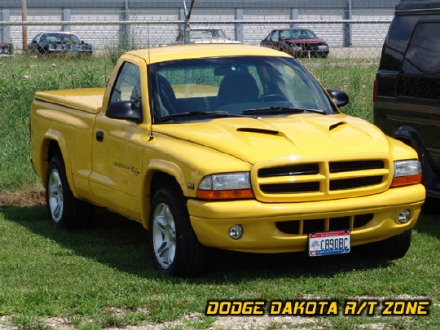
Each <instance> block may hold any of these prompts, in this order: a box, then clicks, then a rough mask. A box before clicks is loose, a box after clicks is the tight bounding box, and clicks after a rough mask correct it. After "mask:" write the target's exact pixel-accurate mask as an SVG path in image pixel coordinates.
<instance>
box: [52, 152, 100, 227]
mask: <svg viewBox="0 0 440 330" xmlns="http://www.w3.org/2000/svg"><path fill="white" fill-rule="evenodd" d="M46 202H47V203H46V204H47V210H48V213H49V217H50V220H51V222H52V223H53V224H54V225H55V226H57V227H60V228H70V229H72V228H80V227H86V226H90V225H91V224H92V223H93V215H94V207H93V205H91V204H89V203H87V202H84V201H81V200H79V199H77V198H75V197H74V196H73V194H72V191H71V190H70V187H69V183H68V181H67V177H66V169H65V166H64V161H63V158H62V157H61V156H60V155H56V156H54V157H52V158H51V160H50V162H49V169H48V171H47V179H46Z"/></svg>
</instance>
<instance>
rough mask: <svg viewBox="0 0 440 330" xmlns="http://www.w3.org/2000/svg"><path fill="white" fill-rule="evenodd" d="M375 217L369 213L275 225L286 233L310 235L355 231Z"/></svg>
mask: <svg viewBox="0 0 440 330" xmlns="http://www.w3.org/2000/svg"><path fill="white" fill-rule="evenodd" d="M373 217H374V214H373V213H367V214H359V215H352V216H345V217H335V218H327V219H310V220H290V221H279V222H276V223H275V225H276V227H277V228H278V230H280V231H281V232H283V233H285V234H292V235H309V234H313V233H318V232H327V231H336V230H346V229H348V230H350V231H353V230H356V229H358V228H360V227H363V226H365V225H367V224H368V222H370V221H371V220H372V219H373Z"/></svg>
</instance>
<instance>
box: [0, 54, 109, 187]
mask: <svg viewBox="0 0 440 330" xmlns="http://www.w3.org/2000/svg"><path fill="white" fill-rule="evenodd" d="M112 69H113V65H112V64H111V63H110V62H109V61H107V60H105V59H98V58H88V59H81V58H68V57H65V58H47V59H36V58H31V57H16V58H0V145H1V146H2V148H1V149H0V189H4V190H16V189H19V188H22V187H25V186H32V185H35V184H36V182H37V178H36V176H35V174H34V173H33V171H32V169H31V166H30V140H29V129H28V125H29V113H30V107H31V103H32V100H33V96H34V93H35V92H36V91H40V90H51V89H65V88H79V87H100V86H105V84H106V81H107V76H108V75H109V74H110V72H111V70H112Z"/></svg>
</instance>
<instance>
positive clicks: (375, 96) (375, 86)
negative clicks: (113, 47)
mask: <svg viewBox="0 0 440 330" xmlns="http://www.w3.org/2000/svg"><path fill="white" fill-rule="evenodd" d="M378 95H379V87H378V85H377V79H375V80H374V86H373V101H374V102H376V101H377V97H378Z"/></svg>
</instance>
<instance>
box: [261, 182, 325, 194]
mask: <svg viewBox="0 0 440 330" xmlns="http://www.w3.org/2000/svg"><path fill="white" fill-rule="evenodd" d="M260 187H261V190H262V191H263V192H265V193H289V192H296V193H298V192H314V191H319V182H302V183H301V182H300V183H284V184H262V185H261V186H260Z"/></svg>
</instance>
